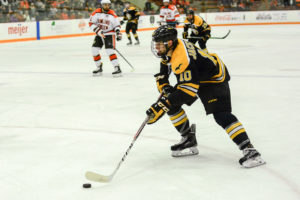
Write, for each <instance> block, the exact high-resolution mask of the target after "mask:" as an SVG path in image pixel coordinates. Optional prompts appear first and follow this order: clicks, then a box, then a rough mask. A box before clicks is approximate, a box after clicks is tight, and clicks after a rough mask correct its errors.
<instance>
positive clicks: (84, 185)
mask: <svg viewBox="0 0 300 200" xmlns="http://www.w3.org/2000/svg"><path fill="white" fill-rule="evenodd" d="M82 187H83V188H91V187H92V184H90V183H84V184H83V185H82Z"/></svg>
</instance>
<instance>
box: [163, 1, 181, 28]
mask: <svg viewBox="0 0 300 200" xmlns="http://www.w3.org/2000/svg"><path fill="white" fill-rule="evenodd" d="M163 4H164V6H163V7H161V8H160V19H161V20H160V21H161V23H160V24H161V25H162V24H164V22H165V23H166V24H167V25H170V26H174V27H176V25H177V24H178V20H179V17H180V15H179V12H178V10H177V8H176V6H175V5H171V4H170V2H169V0H163Z"/></svg>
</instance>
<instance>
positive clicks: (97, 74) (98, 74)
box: [93, 72, 102, 77]
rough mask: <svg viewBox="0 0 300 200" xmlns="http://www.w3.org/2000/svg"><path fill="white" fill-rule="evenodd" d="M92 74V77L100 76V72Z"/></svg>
mask: <svg viewBox="0 0 300 200" xmlns="http://www.w3.org/2000/svg"><path fill="white" fill-rule="evenodd" d="M93 76H94V77H97V76H102V72H98V73H93Z"/></svg>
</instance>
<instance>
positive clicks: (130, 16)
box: [123, 6, 140, 24]
mask: <svg viewBox="0 0 300 200" xmlns="http://www.w3.org/2000/svg"><path fill="white" fill-rule="evenodd" d="M123 16H124V18H123V20H127V21H128V22H133V23H136V24H137V23H138V20H139V17H140V12H139V11H138V10H137V9H136V8H135V7H133V6H131V7H129V8H124V10H123Z"/></svg>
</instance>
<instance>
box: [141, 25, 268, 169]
mask: <svg viewBox="0 0 300 200" xmlns="http://www.w3.org/2000/svg"><path fill="white" fill-rule="evenodd" d="M151 47H152V51H153V53H154V54H155V55H156V56H157V57H161V58H162V59H161V66H160V73H158V74H156V75H155V78H156V83H157V86H158V90H159V91H160V92H161V93H163V94H164V96H163V97H162V98H161V99H159V101H158V102H157V103H154V104H153V105H152V106H151V107H150V108H149V109H148V110H147V111H146V114H147V115H148V116H149V121H148V124H152V123H155V122H156V121H158V120H159V119H160V118H161V117H162V116H163V115H164V114H165V113H167V114H168V115H169V117H170V120H171V121H172V123H173V125H174V127H175V128H176V129H177V131H178V132H179V133H180V134H181V136H182V140H181V141H180V142H179V143H178V144H175V145H173V146H172V147H171V150H172V156H174V157H177V156H183V155H194V154H198V149H197V140H196V135H195V125H194V124H193V125H190V122H189V119H188V117H187V114H186V113H185V111H184V110H183V109H182V105H183V104H186V105H188V106H190V105H192V104H193V103H194V102H195V101H196V100H197V98H198V97H199V98H200V99H201V101H202V104H203V105H204V108H205V110H206V114H213V116H214V119H215V121H216V122H217V124H219V125H220V126H221V127H223V128H224V130H225V131H226V132H227V134H228V136H229V137H230V138H231V139H232V140H233V142H234V143H235V144H236V145H237V146H238V147H239V149H240V150H242V151H243V155H244V156H243V157H242V158H241V159H240V160H239V163H240V164H241V165H242V166H243V167H246V168H250V167H255V166H259V165H262V164H264V163H265V162H264V161H263V160H262V158H261V156H260V153H259V152H258V151H257V150H256V149H255V148H254V147H253V145H252V143H251V142H250V139H249V137H248V135H247V133H246V130H245V128H244V127H243V125H242V123H241V122H239V120H238V119H237V118H236V117H235V116H234V115H233V114H232V113H231V99H230V89H229V84H228V81H229V80H230V76H229V73H228V70H227V68H226V66H225V64H224V63H223V62H222V60H221V59H220V57H219V56H218V55H217V54H214V53H206V52H205V51H203V50H201V49H200V48H198V47H196V46H195V45H194V44H193V43H191V42H188V41H184V40H181V39H178V38H177V30H176V29H175V28H174V27H171V26H161V27H159V28H158V29H156V30H155V31H154V33H153V35H152V46H151ZM170 71H172V72H173V73H174V75H175V76H176V79H177V84H176V85H175V86H174V87H172V86H171V85H170V83H169V80H168V79H169V74H170ZM184 150H190V151H189V152H186V153H184V154H183V153H182V152H183V151H184Z"/></svg>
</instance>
